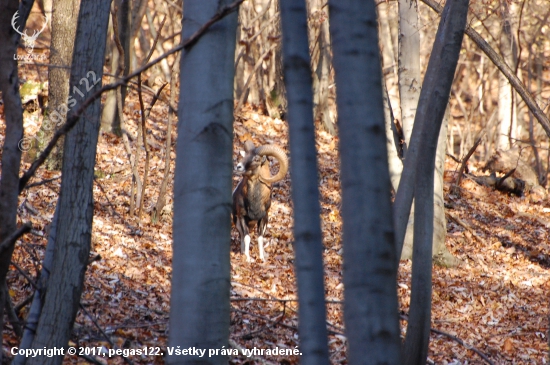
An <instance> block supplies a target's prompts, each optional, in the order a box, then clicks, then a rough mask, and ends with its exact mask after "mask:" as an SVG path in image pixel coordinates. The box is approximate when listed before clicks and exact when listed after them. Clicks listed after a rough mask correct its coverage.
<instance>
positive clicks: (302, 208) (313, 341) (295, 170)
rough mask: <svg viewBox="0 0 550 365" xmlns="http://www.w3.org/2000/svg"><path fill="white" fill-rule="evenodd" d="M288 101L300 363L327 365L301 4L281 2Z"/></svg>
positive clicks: (304, 18)
mask: <svg viewBox="0 0 550 365" xmlns="http://www.w3.org/2000/svg"><path fill="white" fill-rule="evenodd" d="M280 7H281V23H282V32H283V67H284V76H285V77H284V79H285V83H286V85H285V86H286V92H287V101H288V115H287V120H288V125H289V134H290V151H291V152H292V158H291V159H290V169H291V175H292V201H293V203H294V252H295V267H296V279H297V281H298V301H299V306H298V318H299V322H298V332H299V335H300V352H301V353H302V355H301V359H300V363H301V364H304V365H324V364H325V365H328V364H329V357H328V344H327V339H328V338H327V328H326V308H325V288H324V275H323V240H322V234H321V222H320V219H319V217H320V215H321V208H320V205H319V189H318V188H317V184H318V181H319V180H318V175H317V153H316V152H317V151H316V149H315V131H314V124H313V94H312V77H311V70H310V62H311V60H310V56H309V46H308V36H307V13H306V7H305V2H304V1H294V0H281V1H280Z"/></svg>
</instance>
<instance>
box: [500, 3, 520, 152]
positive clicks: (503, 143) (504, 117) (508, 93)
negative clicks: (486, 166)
mask: <svg viewBox="0 0 550 365" xmlns="http://www.w3.org/2000/svg"><path fill="white" fill-rule="evenodd" d="M508 6H509V5H508V4H507V3H506V1H504V2H502V3H501V4H500V14H501V24H502V28H501V29H500V52H501V54H502V58H504V61H505V62H506V64H507V65H508V66H510V68H512V70H515V69H516V62H517V43H516V38H515V35H514V34H513V32H512V25H511V21H510V18H511V14H510V11H509V9H508ZM514 94H515V92H514V89H513V88H512V85H510V83H509V82H508V80H507V79H506V76H504V75H503V74H502V73H499V75H498V123H499V131H498V136H497V149H499V150H503V151H506V150H509V149H510V147H511V141H512V139H515V138H517V133H516V129H517V108H516V106H515V101H516V99H517V98H515V97H514V96H515V95H514Z"/></svg>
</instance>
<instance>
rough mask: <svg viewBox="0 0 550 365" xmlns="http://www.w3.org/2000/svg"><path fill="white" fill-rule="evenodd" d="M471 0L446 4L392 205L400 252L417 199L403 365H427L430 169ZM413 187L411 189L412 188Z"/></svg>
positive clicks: (429, 283) (430, 246)
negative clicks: (413, 204)
mask: <svg viewBox="0 0 550 365" xmlns="http://www.w3.org/2000/svg"><path fill="white" fill-rule="evenodd" d="M468 4H469V0H457V1H450V2H447V3H446V4H445V9H444V11H443V14H442V15H441V21H440V23H439V28H438V31H437V35H436V37H435V39H436V40H435V42H434V46H433V49H432V53H431V56H430V61H429V63H428V68H427V70H426V75H425V77H424V82H423V84H422V91H421V93H420V100H419V103H418V109H417V111H416V116H415V123H414V127H413V132H412V136H411V143H410V146H409V150H408V152H407V162H406V163H405V168H404V170H403V176H402V178H401V181H400V183H399V189H398V190H397V195H396V200H395V204H394V222H395V225H396V232H397V245H398V252H399V251H400V248H401V245H402V242H403V238H404V235H405V229H406V224H407V220H408V216H409V214H408V213H409V211H410V206H411V202H412V198H413V195H414V198H415V217H414V218H415V224H414V244H413V245H414V250H413V267H412V287H411V305H410V313H409V322H408V326H407V336H406V338H405V343H404V345H403V358H404V361H405V364H408V365H413V364H414V365H420V364H424V363H425V362H426V358H427V354H428V344H429V338H430V320H431V294H432V292H431V286H432V239H433V217H434V200H433V199H434V191H433V187H434V165H435V158H436V150H437V141H438V137H439V132H440V129H441V124H442V122H443V117H444V114H445V110H446V109H447V102H448V99H449V95H450V91H451V85H452V82H453V79H454V74H455V70H456V65H457V63H458V57H459V54H460V49H461V46H462V38H463V36H464V28H465V26H466V15H467V13H468ZM413 182H414V183H413Z"/></svg>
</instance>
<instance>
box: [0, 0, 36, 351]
mask: <svg viewBox="0 0 550 365" xmlns="http://www.w3.org/2000/svg"><path fill="white" fill-rule="evenodd" d="M18 8H19V1H17V0H1V1H0V9H2V11H0V49H2V52H0V91H2V101H3V104H4V116H5V120H6V131H5V136H4V137H5V138H4V145H3V146H2V175H1V179H0V242H2V241H4V239H6V238H7V237H8V236H9V235H10V234H12V233H13V232H15V230H16V228H17V220H16V218H17V202H18V197H19V166H20V164H21V149H20V145H19V143H20V141H21V140H22V138H23V109H22V105H21V96H20V94H19V77H18V74H17V61H16V60H14V55H16V54H17V43H18V41H19V38H20V37H19V34H18V33H16V32H15V30H14V29H13V27H12V26H11V20H12V17H13V15H14V14H15V12H16V11H18V10H19V9H18ZM29 10H30V9H29ZM27 17H28V13H27V14H20V18H19V19H20V27H24V24H25V22H26V19H27ZM14 246H15V245H11V246H10V248H8V249H7V250H5V251H4V252H2V254H0V284H1V285H2V286H4V285H3V283H4V282H5V281H6V275H7V273H8V270H9V266H10V262H11V256H12V254H13V249H14ZM7 295H9V294H8V293H7V292H6V291H5V290H0V315H1V318H0V334H1V333H2V332H3V328H4V322H3V318H4V316H3V313H4V304H5V302H6V296H7ZM1 357H2V354H1V352H0V361H1V360H2V359H1Z"/></svg>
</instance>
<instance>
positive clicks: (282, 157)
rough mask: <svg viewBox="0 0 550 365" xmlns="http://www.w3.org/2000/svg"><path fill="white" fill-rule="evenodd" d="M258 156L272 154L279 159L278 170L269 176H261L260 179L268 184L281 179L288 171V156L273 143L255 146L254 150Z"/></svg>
mask: <svg viewBox="0 0 550 365" xmlns="http://www.w3.org/2000/svg"><path fill="white" fill-rule="evenodd" d="M255 152H256V153H257V154H258V155H260V156H273V157H275V158H276V159H277V161H279V172H278V173H277V174H276V175H274V176H271V177H270V178H264V177H262V180H263V181H265V182H266V183H268V184H272V183H274V182H277V181H280V180H282V179H283V178H284V177H285V175H286V173H287V171H288V157H286V153H285V151H283V149H282V148H280V147H277V146H274V145H271V144H269V145H265V146H260V147H258V148H256V151H255Z"/></svg>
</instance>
